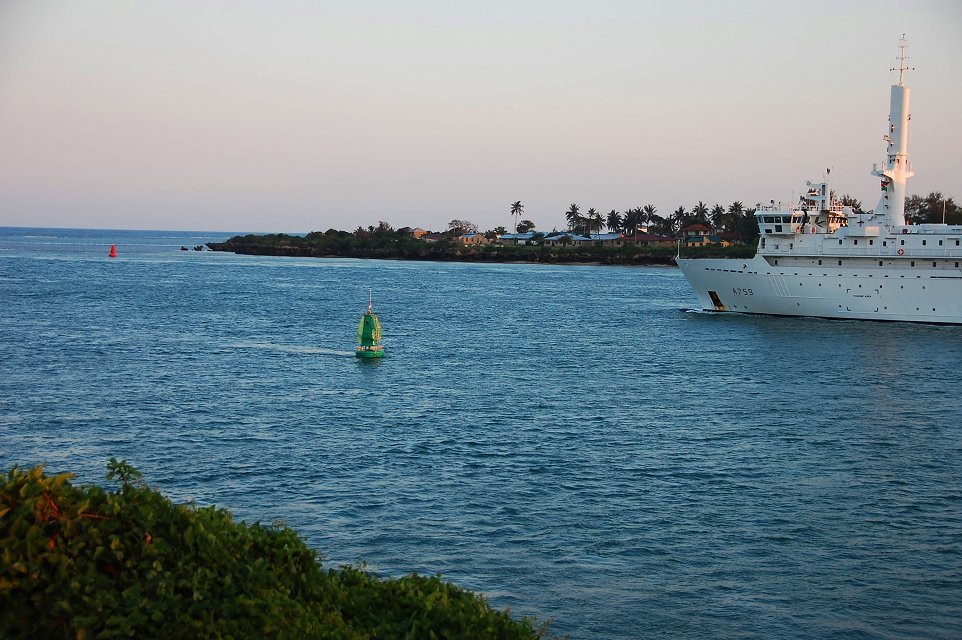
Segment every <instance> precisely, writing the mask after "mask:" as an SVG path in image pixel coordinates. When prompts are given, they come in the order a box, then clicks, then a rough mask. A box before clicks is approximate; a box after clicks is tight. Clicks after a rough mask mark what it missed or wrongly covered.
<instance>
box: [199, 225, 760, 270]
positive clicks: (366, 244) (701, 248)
mask: <svg viewBox="0 0 962 640" xmlns="http://www.w3.org/2000/svg"><path fill="white" fill-rule="evenodd" d="M709 231H710V230H709V229H708V228H705V227H703V228H701V229H688V230H683V232H684V234H683V235H680V236H679V237H678V238H672V237H668V236H662V235H658V234H653V233H635V234H632V235H626V234H624V233H607V234H578V233H575V232H573V231H562V232H551V233H547V234H546V233H540V232H537V231H527V232H525V233H514V234H509V233H501V234H498V233H493V232H488V233H486V234H482V233H477V232H476V231H467V232H465V231H464V229H462V228H458V227H455V228H454V229H450V230H448V231H446V232H429V231H425V230H422V229H410V228H403V229H397V230H395V229H392V228H390V226H389V225H386V224H385V223H381V225H379V226H378V227H371V228H369V229H359V230H358V231H355V232H353V233H350V232H347V231H337V230H335V229H329V230H327V231H325V232H319V231H315V232H311V233H308V234H307V235H304V236H299V235H288V234H283V233H280V234H264V235H257V234H250V235H244V236H234V237H232V238H230V239H229V240H227V241H225V242H209V243H207V246H208V247H210V248H211V249H212V250H214V251H229V252H233V253H238V254H246V255H268V256H296V257H311V258H375V259H385V260H429V261H439V262H489V263H490V262H508V263H510V262H530V263H546V264H602V265H674V258H675V255H676V253H677V251H678V248H679V243H681V247H682V251H683V253H684V254H685V255H692V254H693V253H697V254H698V255H704V256H705V257H709V256H711V257H751V256H753V255H754V254H755V247H754V245H747V244H744V243H739V242H729V241H726V240H721V239H719V238H718V237H717V236H713V235H711V234H710V233H708V232H709Z"/></svg>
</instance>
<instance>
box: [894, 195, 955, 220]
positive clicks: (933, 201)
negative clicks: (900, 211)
mask: <svg viewBox="0 0 962 640" xmlns="http://www.w3.org/2000/svg"><path fill="white" fill-rule="evenodd" d="M905 219H906V220H907V221H908V222H909V224H926V223H929V224H938V223H941V222H943V221H944V222H946V223H948V224H962V207H960V206H959V205H957V204H956V203H955V200H953V199H952V196H944V195H943V194H942V192H941V191H932V192H931V193H929V195H927V196H925V197H924V198H923V197H922V196H918V195H915V196H909V197H908V198H906V199H905Z"/></svg>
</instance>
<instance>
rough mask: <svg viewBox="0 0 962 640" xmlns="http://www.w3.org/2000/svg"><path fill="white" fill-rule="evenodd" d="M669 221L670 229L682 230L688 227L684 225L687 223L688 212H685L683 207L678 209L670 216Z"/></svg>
mask: <svg viewBox="0 0 962 640" xmlns="http://www.w3.org/2000/svg"><path fill="white" fill-rule="evenodd" d="M671 220H672V227H674V228H675V230H678V229H684V228H685V227H687V226H688V225H687V224H685V223H687V222H688V212H687V211H685V207H678V208H677V209H675V212H674V213H673V214H671Z"/></svg>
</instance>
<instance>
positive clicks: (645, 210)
mask: <svg viewBox="0 0 962 640" xmlns="http://www.w3.org/2000/svg"><path fill="white" fill-rule="evenodd" d="M641 214H642V216H644V222H645V224H646V225H648V227H651V225H652V223H653V222H655V219H656V218H660V217H661V216H659V215H658V209H657V208H656V207H655V205H653V204H646V205H645V206H644V207H642V208H641Z"/></svg>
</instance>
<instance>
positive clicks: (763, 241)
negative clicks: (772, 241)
mask: <svg viewBox="0 0 962 640" xmlns="http://www.w3.org/2000/svg"><path fill="white" fill-rule="evenodd" d="M764 248H765V238H762V249H764Z"/></svg>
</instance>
